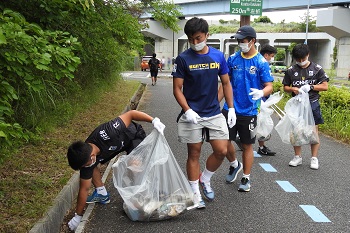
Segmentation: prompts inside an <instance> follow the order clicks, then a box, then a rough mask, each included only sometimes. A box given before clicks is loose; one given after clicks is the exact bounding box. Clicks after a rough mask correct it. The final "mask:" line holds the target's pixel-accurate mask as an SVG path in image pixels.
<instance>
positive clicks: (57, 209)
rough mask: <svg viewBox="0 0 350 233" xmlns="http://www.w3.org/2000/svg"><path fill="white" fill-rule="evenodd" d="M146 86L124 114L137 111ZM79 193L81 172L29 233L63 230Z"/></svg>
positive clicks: (110, 166) (89, 208)
mask: <svg viewBox="0 0 350 233" xmlns="http://www.w3.org/2000/svg"><path fill="white" fill-rule="evenodd" d="M145 86H146V84H143V83H141V84H140V85H139V87H138V89H137V91H136V92H135V93H134V95H133V96H132V98H131V99H130V103H129V105H127V106H126V107H125V108H124V110H123V113H124V112H126V111H129V110H130V109H136V108H137V106H138V103H139V100H140V98H141V96H142V94H143V91H144V89H145ZM115 159H116V157H114V158H113V159H112V160H111V161H110V162H109V164H108V166H107V168H106V170H105V172H104V174H103V177H102V181H103V182H105V181H106V179H107V177H108V174H109V172H110V170H111V168H112V165H113V163H114V161H115ZM78 191H79V172H78V171H77V172H75V173H74V174H73V175H72V177H71V178H70V179H69V181H68V182H67V184H66V185H65V186H64V187H63V188H62V190H61V191H60V193H59V194H58V195H57V197H56V198H55V200H54V202H53V205H52V206H51V207H50V208H49V210H48V211H47V212H46V213H45V215H44V217H42V218H41V219H40V220H39V221H38V222H37V223H36V224H35V225H34V226H33V227H32V229H31V230H30V231H29V233H51V232H52V233H57V232H60V230H61V225H62V222H63V219H64V216H65V215H66V214H67V211H69V210H70V209H71V208H72V206H73V204H74V203H75V200H76V198H77V195H78ZM94 206H95V204H89V205H88V207H87V209H86V210H85V212H84V215H83V218H82V221H81V223H80V224H79V226H78V228H77V230H76V231H75V232H82V231H83V230H84V225H85V223H86V221H87V220H88V219H89V216H90V214H91V213H92V210H93V208H94Z"/></svg>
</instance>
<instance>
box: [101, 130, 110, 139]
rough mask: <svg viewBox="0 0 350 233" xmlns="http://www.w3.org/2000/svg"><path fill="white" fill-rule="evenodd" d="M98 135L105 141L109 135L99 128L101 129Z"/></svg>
mask: <svg viewBox="0 0 350 233" xmlns="http://www.w3.org/2000/svg"><path fill="white" fill-rule="evenodd" d="M100 136H101V138H102V139H103V140H105V141H106V140H109V139H110V137H109V136H108V134H107V133H106V131H105V130H101V131H100Z"/></svg>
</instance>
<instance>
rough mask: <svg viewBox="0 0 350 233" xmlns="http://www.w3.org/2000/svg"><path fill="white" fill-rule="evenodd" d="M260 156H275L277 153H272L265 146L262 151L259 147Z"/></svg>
mask: <svg viewBox="0 0 350 233" xmlns="http://www.w3.org/2000/svg"><path fill="white" fill-rule="evenodd" d="M258 154H259V155H271V156H273V155H275V154H276V152H273V151H271V150H270V149H269V148H268V147H267V146H263V148H262V149H260V147H259V149H258Z"/></svg>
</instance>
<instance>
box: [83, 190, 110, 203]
mask: <svg viewBox="0 0 350 233" xmlns="http://www.w3.org/2000/svg"><path fill="white" fill-rule="evenodd" d="M110 201H111V200H110V199H109V194H108V193H107V195H105V196H104V195H102V194H98V193H97V191H96V189H95V191H94V192H93V193H92V194H91V195H90V196H88V198H87V200H86V203H89V204H90V203H101V204H107V203H109V202H110Z"/></svg>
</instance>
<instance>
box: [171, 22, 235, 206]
mask: <svg viewBox="0 0 350 233" xmlns="http://www.w3.org/2000/svg"><path fill="white" fill-rule="evenodd" d="M184 31H185V34H186V35H187V37H188V42H189V44H190V48H189V49H188V50H186V51H184V52H183V53H181V54H180V55H179V56H178V57H177V58H176V60H175V64H174V68H173V72H172V75H173V94H174V96H175V99H176V100H177V102H178V103H179V105H180V106H181V108H182V111H181V113H180V115H179V117H178V138H179V141H180V142H183V143H187V150H188V159H187V165H186V168H187V176H188V179H189V182H190V185H191V187H192V189H193V192H194V194H195V195H194V203H195V205H197V208H204V207H205V203H204V201H203V199H202V196H201V194H200V191H199V183H200V184H201V186H202V188H203V193H204V196H205V197H206V198H207V199H208V200H209V201H211V200H213V199H214V191H213V189H212V188H211V186H210V179H211V177H212V175H213V174H214V173H215V171H216V170H217V169H218V168H219V167H220V165H221V163H222V161H223V160H224V158H225V155H226V152H227V140H228V128H227V123H226V120H225V117H224V116H223V115H222V114H221V112H220V103H219V101H218V76H219V77H220V79H221V82H222V86H223V93H224V95H225V98H226V101H227V107H228V109H229V110H228V125H229V126H230V127H232V126H233V125H234V124H235V123H236V115H235V114H234V110H233V103H232V88H231V84H230V81H229V77H228V74H227V73H228V68H227V64H226V60H225V58H224V54H223V53H222V52H220V51H218V50H217V49H215V48H213V47H210V46H207V45H206V40H207V38H208V36H209V34H208V32H209V26H208V23H207V22H206V21H205V20H204V19H199V18H197V17H194V18H192V19H190V20H189V21H187V23H186V25H185V28H184ZM232 110H233V111H232ZM204 139H206V141H209V143H210V145H211V147H212V149H213V153H212V154H211V155H210V156H209V157H208V159H207V161H206V167H205V169H204V171H203V172H202V173H200V163H199V158H200V154H201V147H202V144H203V142H204Z"/></svg>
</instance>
